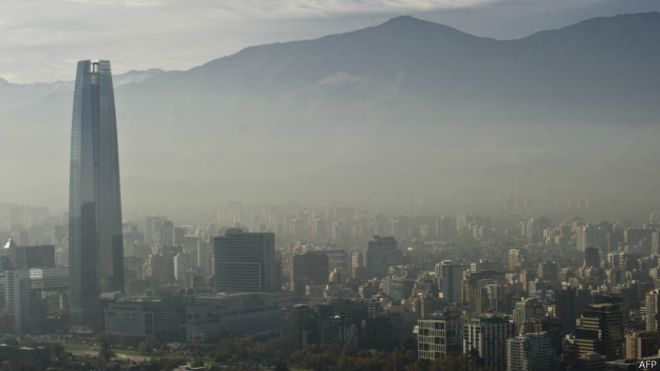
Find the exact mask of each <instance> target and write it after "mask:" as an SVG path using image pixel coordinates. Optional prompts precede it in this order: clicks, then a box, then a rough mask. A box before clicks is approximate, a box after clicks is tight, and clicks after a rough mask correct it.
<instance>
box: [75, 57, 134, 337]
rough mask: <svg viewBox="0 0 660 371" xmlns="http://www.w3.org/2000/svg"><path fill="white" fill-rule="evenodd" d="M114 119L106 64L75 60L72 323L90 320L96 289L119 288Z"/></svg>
mask: <svg viewBox="0 0 660 371" xmlns="http://www.w3.org/2000/svg"><path fill="white" fill-rule="evenodd" d="M123 255H124V253H123V237H122V216H121V192H120V185H119V155H118V150H117V120H116V114H115V102H114V92H113V87H112V72H111V69H110V62H109V61H106V60H101V61H89V60H86V61H80V62H78V69H77V72H76V83H75V90H74V99H73V119H72V128H71V164H70V184H69V266H70V269H71V275H70V276H71V313H72V317H73V319H74V321H75V322H84V323H88V324H95V323H96V322H97V320H98V315H99V313H100V308H99V305H100V304H99V303H100V302H99V300H100V299H99V297H100V293H101V292H110V291H123V289H124V266H123V261H124V260H123V259H124V257H123Z"/></svg>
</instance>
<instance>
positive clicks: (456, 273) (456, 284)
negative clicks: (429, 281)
mask: <svg viewBox="0 0 660 371" xmlns="http://www.w3.org/2000/svg"><path fill="white" fill-rule="evenodd" d="M462 273H463V272H462V269H461V266H460V265H458V264H454V263H453V262H452V261H451V260H443V261H442V262H441V263H439V264H436V266H435V274H436V277H437V280H438V288H439V289H440V292H441V293H442V297H443V299H444V300H445V303H447V304H454V303H458V302H459V301H460V300H461V275H462Z"/></svg>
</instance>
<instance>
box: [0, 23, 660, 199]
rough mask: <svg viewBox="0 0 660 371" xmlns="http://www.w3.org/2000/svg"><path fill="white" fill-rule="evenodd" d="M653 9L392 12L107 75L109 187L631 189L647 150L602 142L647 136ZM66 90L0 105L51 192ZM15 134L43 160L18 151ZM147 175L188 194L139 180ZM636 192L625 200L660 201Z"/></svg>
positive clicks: (659, 54)
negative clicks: (484, 22) (113, 120)
mask: <svg viewBox="0 0 660 371" xmlns="http://www.w3.org/2000/svg"><path fill="white" fill-rule="evenodd" d="M659 15H660V14H657V13H651V14H646V13H639V14H631V15H626V16H622V17H620V18H618V17H607V18H602V19H597V20H595V21H592V22H589V21H587V22H586V23H584V22H581V23H577V24H575V25H572V26H568V27H565V28H561V29H558V30H552V31H547V33H545V32H541V33H535V34H532V35H529V36H527V37H525V38H521V39H515V40H497V39H491V38H482V37H479V36H474V35H470V34H467V33H463V32H462V31H459V30H456V29H453V28H451V27H448V26H443V25H439V24H436V23H433V22H428V21H423V20H418V19H416V18H412V17H398V18H394V19H392V20H389V21H387V22H384V23H382V24H380V25H376V26H373V27H369V28H365V29H360V30H355V31H351V32H347V33H342V34H336V35H328V36H325V37H322V38H318V39H313V40H302V41H294V42H287V43H276V44H267V45H261V46H253V47H249V48H245V49H243V50H241V51H240V52H238V53H235V54H232V55H230V56H225V57H222V58H217V59H214V60H211V61H209V62H208V63H205V64H203V65H200V66H197V67H194V68H191V69H189V70H186V71H165V72H159V73H156V74H154V75H153V76H150V77H149V78H146V79H144V80H141V81H138V82H132V83H127V84H117V86H116V89H115V95H116V104H117V117H118V131H119V137H120V139H119V145H120V156H121V157H122V158H121V161H120V162H121V163H122V172H123V174H125V175H126V176H127V179H139V180H135V181H132V183H130V184H129V185H128V186H127V189H128V192H127V193H126V194H127V198H126V200H127V201H128V202H131V203H135V204H136V205H138V204H139V205H144V203H145V202H147V201H144V200H154V199H156V198H157V197H156V196H155V194H160V193H161V192H162V193H163V194H162V199H167V197H169V196H168V194H170V193H168V192H174V193H176V194H179V193H181V195H182V197H183V195H187V196H188V197H190V199H194V200H196V201H195V202H199V203H200V204H203V202H204V200H200V198H218V199H220V198H227V197H231V198H233V199H244V198H261V199H268V196H269V195H275V196H273V197H275V198H277V197H279V198H277V199H281V198H282V197H298V196H301V195H303V194H304V195H305V197H307V198H310V199H313V198H314V197H317V198H318V197H331V195H336V194H340V193H342V192H345V193H342V194H345V195H347V199H348V198H351V197H353V198H354V199H360V198H364V197H367V196H368V197H385V198H387V199H389V198H396V197H403V198H405V197H407V196H406V194H407V193H418V194H420V195H430V196H432V195H434V194H436V193H438V192H440V190H439V189H440V188H441V191H442V194H449V195H451V196H450V197H449V199H450V201H451V200H452V199H453V196H454V194H461V195H466V194H468V193H470V192H472V193H470V194H481V193H482V192H485V191H486V190H488V189H491V190H492V189H498V190H504V189H507V187H513V186H516V187H521V188H526V189H532V190H533V192H539V193H542V192H543V191H548V192H549V191H553V192H559V191H557V189H556V188H552V187H551V185H552V184H555V183H556V182H555V183H553V181H554V180H556V179H558V178H561V177H566V174H570V177H571V179H572V180H571V181H570V182H568V181H567V182H566V183H565V184H563V183H562V189H561V192H576V193H580V192H582V191H581V190H582V189H584V188H589V187H598V186H599V185H602V184H608V187H609V188H607V189H608V190H607V192H611V193H608V194H605V193H604V192H605V191H602V192H603V197H606V196H607V197H611V196H612V194H615V193H616V192H619V191H621V190H622V189H625V187H630V184H629V182H627V181H626V180H625V179H612V176H611V174H610V172H612V171H613V169H619V170H620V169H623V170H622V171H624V170H625V171H627V172H626V173H629V172H630V170H629V167H633V168H634V169H644V170H643V171H641V170H640V171H641V173H640V174H641V175H640V177H641V178H640V179H646V181H644V180H640V181H639V183H640V186H641V184H647V185H648V184H652V182H651V181H650V179H648V178H645V177H646V176H648V175H647V174H646V173H647V172H648V173H652V172H654V171H656V170H657V171H660V165H656V164H655V163H653V162H649V161H648V160H647V159H652V158H657V155H660V154H659V153H656V152H655V149H654V148H651V147H653V146H651V145H647V146H646V148H644V149H640V151H642V150H643V151H649V152H648V153H646V152H644V153H643V154H641V152H640V154H637V153H632V154H631V153H630V150H629V148H628V147H620V146H622V144H619V143H620V142H621V141H622V138H624V139H626V138H639V140H640V141H647V140H648V141H650V142H653V138H656V139H658V138H660V134H658V133H656V130H658V129H660V128H659V127H660V125H658V124H659V121H660V120H659V118H660V107H658V104H657V102H658V101H660V76H658V74H657V73H656V72H655V71H656V70H657V65H660V18H659ZM638 18H639V19H640V22H638V23H639V24H638V23H637V22H635V20H636V19H638ZM578 25H579V26H578ZM605 29H607V30H610V32H600V30H605ZM117 81H118V80H117ZM71 95H72V94H71V93H70V91H66V92H55V93H53V94H51V95H49V96H47V97H43V99H40V100H38V101H33V103H31V104H28V105H23V106H14V107H12V108H10V109H6V110H5V111H4V112H1V111H0V122H2V125H0V135H2V136H3V137H10V138H16V140H14V141H11V143H9V144H8V145H7V146H5V150H7V151H10V153H21V154H24V155H23V156H22V157H20V158H17V156H9V155H8V156H0V166H4V168H5V169H7V171H10V172H11V171H12V170H14V171H15V172H18V173H20V169H24V168H34V169H36V170H35V172H36V173H38V174H41V175H42V176H43V177H45V178H47V179H49V180H52V181H53V182H55V184H56V185H53V187H55V188H58V189H64V188H65V187H66V179H65V177H64V176H63V174H65V172H64V169H66V166H67V165H66V164H67V157H66V155H67V153H68V147H67V146H68V140H69V138H68V130H69V126H70V120H71V118H70V114H71ZM0 99H2V98H1V97H0ZM637 135H638V136H637ZM594 138H597V140H596V139H594ZM627 140H628V139H627ZM25 143H30V146H34V147H39V148H47V151H48V152H47V156H46V157H44V156H43V155H39V156H37V155H36V154H32V153H30V152H29V151H28V152H27V153H26V151H25V150H24V145H25ZM602 143H605V145H603V144H602ZM626 143H627V142H626ZM644 143H646V142H644ZM640 147H642V146H640ZM612 153H616V154H617V155H616V156H613V155H612ZM617 156H620V158H619V157H617ZM603 158H608V159H610V160H609V161H611V162H606V164H607V166H605V165H603V162H602V161H601V160H602V159H603ZM594 159H597V160H599V161H601V162H598V163H596V162H595V160H594ZM154 179H157V180H158V181H154ZM163 179H171V180H172V182H173V183H176V184H181V183H186V182H188V183H189V184H190V188H189V189H190V190H191V191H190V192H189V193H186V191H185V189H179V188H181V187H177V189H169V190H168V189H167V187H166V186H165V185H163V187H162V189H160V188H159V189H153V184H160V183H161V180H163ZM219 179H220V180H219ZM226 179H230V180H231V181H229V180H228V181H227V182H228V183H226V184H233V185H237V184H239V183H240V182H239V181H244V182H245V186H244V187H243V186H236V187H229V186H223V181H224V180H226ZM10 182H16V184H15V185H14V188H15V189H14V190H13V192H14V193H16V192H20V189H21V184H24V183H21V180H20V179H10V180H8V183H7V184H4V185H3V187H9V186H10V185H11V184H9V183H10ZM264 185H268V187H265V186H264ZM375 185H376V186H375ZM374 187H376V188H377V191H375V193H374V192H372V191H374ZM480 187H483V188H480ZM264 188H268V191H267V192H266V191H264ZM271 188H272V189H271ZM193 189H194V192H193V191H192V190H193ZM202 190H203V192H202ZM264 192H266V193H264ZM466 192H467V193H466ZM530 192H532V191H530ZM653 192H655V191H653V190H648V189H644V190H643V191H642V190H640V192H639V195H645V196H648V197H651V196H653V197H655V196H660V195H658V194H656V193H653ZM262 193H264V194H262ZM7 194H12V192H11V190H10V191H7ZM63 194H64V193H63ZM202 194H203V195H205V197H201V196H200V195H202ZM430 196H429V197H430ZM301 197H302V196H301ZM640 197H641V196H640Z"/></svg>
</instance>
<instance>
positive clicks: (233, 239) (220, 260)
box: [213, 229, 280, 292]
mask: <svg viewBox="0 0 660 371" xmlns="http://www.w3.org/2000/svg"><path fill="white" fill-rule="evenodd" d="M213 259H214V264H215V287H216V290H217V291H224V292H241V291H253V292H257V291H262V292H264V291H265V292H271V291H278V290H279V289H280V287H279V284H278V282H279V275H280V272H279V269H278V267H277V264H276V262H275V235H274V234H273V233H248V232H243V231H242V230H240V229H229V230H227V232H225V235H224V237H216V238H215V245H214V256H213Z"/></svg>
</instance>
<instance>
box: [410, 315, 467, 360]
mask: <svg viewBox="0 0 660 371" xmlns="http://www.w3.org/2000/svg"><path fill="white" fill-rule="evenodd" d="M462 341H463V322H462V320H461V317H460V315H459V314H458V313H451V312H446V313H436V314H433V315H431V316H430V318H428V319H421V320H418V321H417V357H418V358H420V359H428V360H436V359H442V358H445V357H447V356H448V355H456V354H461V353H462V352H463V344H462Z"/></svg>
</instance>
